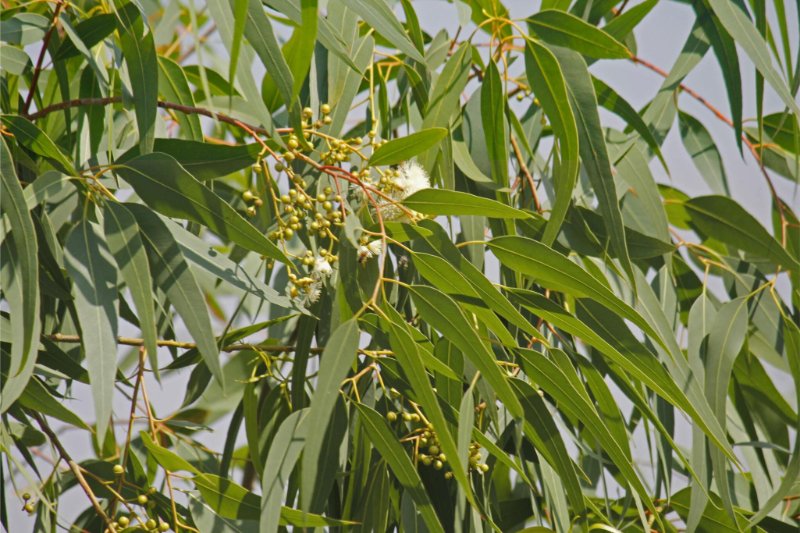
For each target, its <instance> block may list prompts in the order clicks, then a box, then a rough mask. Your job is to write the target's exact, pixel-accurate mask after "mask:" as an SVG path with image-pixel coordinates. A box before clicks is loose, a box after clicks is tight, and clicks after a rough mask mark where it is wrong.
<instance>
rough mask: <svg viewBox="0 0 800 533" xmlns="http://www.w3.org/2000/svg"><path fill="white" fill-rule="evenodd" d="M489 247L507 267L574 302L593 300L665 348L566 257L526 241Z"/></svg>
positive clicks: (499, 240)
mask: <svg viewBox="0 0 800 533" xmlns="http://www.w3.org/2000/svg"><path fill="white" fill-rule="evenodd" d="M488 244H489V247H490V248H491V249H492V251H493V252H494V254H495V255H496V256H497V258H498V259H499V260H500V262H501V263H503V264H504V265H506V266H507V267H509V268H511V269H513V270H515V271H517V272H520V273H522V274H524V275H526V276H529V277H530V278H531V279H533V280H535V281H536V282H537V283H539V284H541V285H543V286H545V287H548V288H550V289H554V290H557V291H560V292H564V293H567V294H571V295H572V296H574V297H575V298H591V299H593V300H595V301H596V302H598V303H600V304H602V305H603V306H604V307H606V308H608V309H609V310H610V311H612V312H614V313H616V314H617V315H619V316H621V317H624V318H626V319H628V320H630V321H631V322H633V323H634V324H636V325H637V326H639V327H640V328H642V330H643V331H644V332H645V333H647V334H648V335H650V337H652V338H653V339H654V340H656V341H657V342H658V343H660V344H663V340H661V337H660V335H658V333H656V331H655V330H654V329H653V327H652V326H651V325H650V324H649V323H648V322H647V321H646V320H645V319H644V318H643V317H642V316H641V315H640V314H639V313H637V312H636V311H635V310H634V309H633V308H632V307H631V306H630V305H628V304H626V303H625V302H623V301H622V300H620V299H619V298H618V297H617V296H616V295H615V294H614V293H613V292H611V290H610V289H608V288H607V287H606V286H605V285H603V284H602V283H600V282H599V281H598V280H596V279H595V278H594V277H592V275H591V274H589V273H588V272H586V271H585V270H583V269H582V268H581V267H580V266H578V265H577V264H575V263H573V262H572V261H570V260H569V259H568V258H566V257H565V256H563V255H561V254H560V253H558V252H556V251H555V250H553V249H552V248H550V247H548V246H545V245H544V244H542V243H540V242H537V241H534V240H532V239H528V238H526V237H513V236H505V237H497V238H495V239H492V240H491V241H490V242H489V243H488Z"/></svg>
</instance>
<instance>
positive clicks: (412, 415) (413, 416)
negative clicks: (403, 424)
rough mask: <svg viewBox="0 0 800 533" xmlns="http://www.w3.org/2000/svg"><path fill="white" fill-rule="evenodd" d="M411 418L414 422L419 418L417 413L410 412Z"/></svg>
mask: <svg viewBox="0 0 800 533" xmlns="http://www.w3.org/2000/svg"><path fill="white" fill-rule="evenodd" d="M411 420H412V421H414V422H419V420H420V418H419V415H418V414H417V413H412V414H411Z"/></svg>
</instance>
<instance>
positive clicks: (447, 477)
mask: <svg viewBox="0 0 800 533" xmlns="http://www.w3.org/2000/svg"><path fill="white" fill-rule="evenodd" d="M444 478H445V479H453V473H452V472H445V473H444Z"/></svg>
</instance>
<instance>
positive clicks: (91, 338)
mask: <svg viewBox="0 0 800 533" xmlns="http://www.w3.org/2000/svg"><path fill="white" fill-rule="evenodd" d="M64 259H65V263H66V267H67V270H68V271H69V273H70V277H71V278H72V283H73V295H74V297H75V309H76V310H77V313H78V320H79V322H80V326H81V344H82V345H83V352H84V355H85V357H86V362H87V365H86V366H87V368H88V370H89V382H90V384H91V386H92V397H93V398H94V412H95V415H96V416H97V436H98V440H102V438H103V436H104V435H105V434H106V429H107V428H108V424H109V421H110V417H111V411H112V402H113V399H114V378H115V376H116V373H117V303H116V302H117V268H116V266H115V265H114V260H113V259H112V258H111V254H110V252H109V250H108V246H107V244H106V242H105V241H104V239H103V234H102V232H101V230H100V228H98V227H97V225H96V224H93V223H92V222H89V221H83V222H80V223H79V224H78V225H77V226H75V228H74V229H73V230H72V231H71V232H70V234H69V236H68V237H67V241H66V245H65V247H64Z"/></svg>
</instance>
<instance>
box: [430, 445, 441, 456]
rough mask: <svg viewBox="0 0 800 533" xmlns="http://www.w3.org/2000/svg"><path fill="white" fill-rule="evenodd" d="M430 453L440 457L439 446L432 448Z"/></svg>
mask: <svg viewBox="0 0 800 533" xmlns="http://www.w3.org/2000/svg"><path fill="white" fill-rule="evenodd" d="M428 451H429V452H430V454H431V455H439V447H438V446H431V447H430V448H428Z"/></svg>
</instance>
